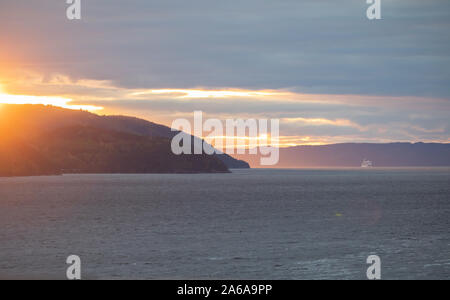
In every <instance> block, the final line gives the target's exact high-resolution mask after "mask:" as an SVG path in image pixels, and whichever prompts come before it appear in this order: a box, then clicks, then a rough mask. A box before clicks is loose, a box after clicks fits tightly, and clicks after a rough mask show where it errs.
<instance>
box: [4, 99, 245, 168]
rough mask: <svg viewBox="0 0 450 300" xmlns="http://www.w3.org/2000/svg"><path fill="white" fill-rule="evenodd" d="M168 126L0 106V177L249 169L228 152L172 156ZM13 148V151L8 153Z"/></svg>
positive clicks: (33, 107)
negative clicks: (223, 153) (226, 153)
mask: <svg viewBox="0 0 450 300" xmlns="http://www.w3.org/2000/svg"><path fill="white" fill-rule="evenodd" d="M176 134H178V132H173V131H171V129H170V128H169V127H166V126H163V125H159V124H155V123H152V122H148V121H146V120H142V119H138V118H134V117H125V116H99V115H95V114H92V113H89V112H85V111H76V110H68V109H63V108H59V107H53V106H44V105H1V106H0V136H2V137H8V139H6V138H4V139H3V141H2V143H1V144H0V145H2V149H0V155H2V154H3V155H2V157H1V158H0V176H25V175H48V174H60V173H67V172H69V173H218V172H222V173H223V172H229V168H248V167H249V165H248V164H247V163H246V162H243V161H238V160H236V159H234V158H232V157H230V156H228V155H213V156H209V155H206V154H204V155H195V156H194V155H180V156H177V155H174V154H173V153H172V151H171V149H170V143H171V138H172V137H173V136H174V135H176ZM12 149H16V150H15V151H12Z"/></svg>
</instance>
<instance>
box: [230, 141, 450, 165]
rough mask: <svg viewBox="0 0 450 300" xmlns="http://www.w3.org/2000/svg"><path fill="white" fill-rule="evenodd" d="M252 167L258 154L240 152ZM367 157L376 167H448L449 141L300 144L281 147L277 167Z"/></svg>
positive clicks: (356, 161) (345, 162)
mask: <svg viewBox="0 0 450 300" xmlns="http://www.w3.org/2000/svg"><path fill="white" fill-rule="evenodd" d="M235 157H236V158H239V159H244V160H246V161H247V162H249V163H250V165H251V166H252V167H259V159H260V158H259V157H258V156H254V155H237V156H235ZM364 159H368V160H371V161H372V162H373V164H374V167H447V166H450V144H437V143H436V144H433V143H428V144H426V143H414V144H412V143H391V144H351V143H348V144H334V145H324V146H298V147H290V148H283V149H280V161H279V163H278V164H277V165H275V166H272V167H274V168H313V167H360V166H361V163H362V161H363V160H364Z"/></svg>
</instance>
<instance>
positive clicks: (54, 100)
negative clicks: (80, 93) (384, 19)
mask: <svg viewBox="0 0 450 300" xmlns="http://www.w3.org/2000/svg"><path fill="white" fill-rule="evenodd" d="M72 101H73V100H72V99H69V98H63V97H54V96H51V97H45V96H25V95H11V94H6V93H4V90H3V88H2V86H0V104H43V105H53V106H57V107H62V108H68V109H76V110H78V109H82V110H87V111H96V110H101V109H103V107H98V106H92V105H72V104H70V102H72Z"/></svg>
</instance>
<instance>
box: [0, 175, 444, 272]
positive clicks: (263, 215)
mask: <svg viewBox="0 0 450 300" xmlns="http://www.w3.org/2000/svg"><path fill="white" fill-rule="evenodd" d="M449 214H450V169H369V170H360V169H342V170H338V169H333V170H325V169H320V170H235V171H233V173H232V174H214V175H67V176H54V177H29V178H1V179H0V278H3V279H8V278H15V279H64V278H65V276H66V269H67V267H68V266H67V265H66V258H67V257H68V256H69V255H73V254H74V255H78V256H80V257H81V260H82V276H83V278H84V279H365V278H366V270H367V268H368V266H369V265H367V264H366V259H367V257H368V256H369V255H372V254H375V255H378V256H380V258H381V261H382V278H383V279H450V217H449Z"/></svg>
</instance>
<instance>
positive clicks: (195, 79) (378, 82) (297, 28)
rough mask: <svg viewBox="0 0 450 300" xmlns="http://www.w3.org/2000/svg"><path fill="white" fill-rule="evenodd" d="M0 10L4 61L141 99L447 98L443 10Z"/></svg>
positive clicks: (298, 5)
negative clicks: (154, 92)
mask: <svg viewBox="0 0 450 300" xmlns="http://www.w3.org/2000/svg"><path fill="white" fill-rule="evenodd" d="M0 5H1V6H2V9H0V22H1V25H2V26H0V42H1V44H2V48H3V49H4V53H3V55H4V56H7V55H8V54H9V53H14V54H15V55H17V60H18V61H19V62H21V64H22V66H23V67H30V66H32V67H33V68H37V69H39V71H41V72H44V73H49V74H50V73H54V72H56V73H64V74H68V75H69V76H71V77H72V78H91V79H97V80H110V81H113V82H115V83H116V84H117V85H120V86H123V87H127V88H142V89H193V88H196V87H208V88H219V89H220V88H229V87H233V88H238V89H251V90H261V89H285V88H289V89H297V91H298V92H301V93H309V94H365V95H390V96H426V97H444V98H450V88H449V85H448V82H449V80H450V58H449V53H450V37H449V35H448V34H447V33H448V31H449V29H450V2H448V1H440V0H428V1H419V0H396V1H392V0H385V1H383V6H382V9H383V20H382V21H378V22H377V21H375V22H370V21H368V20H367V19H366V17H365V10H366V9H367V5H366V4H365V1H360V0H344V1H335V0H323V1H315V0H304V1H297V0H285V1H260V0H245V1H216V0H212V1H211V0H190V1H181V0H167V1H148V0H130V1H128V2H127V5H123V1H119V0H96V1H84V3H83V7H82V8H83V19H82V21H80V22H70V21H68V20H67V19H65V8H66V4H65V3H64V1H58V0H42V1H25V0H16V1H10V0H8V1H2V4H0ZM19 19H20V20H22V22H17V21H16V20H19ZM4 45H6V46H4ZM0 56H1V55H0Z"/></svg>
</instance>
